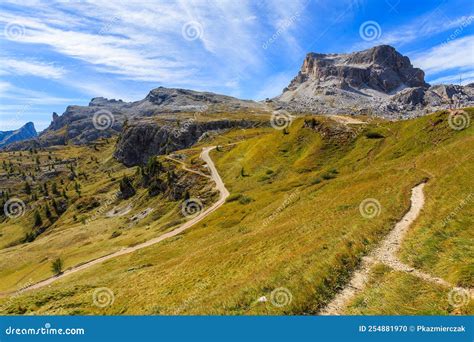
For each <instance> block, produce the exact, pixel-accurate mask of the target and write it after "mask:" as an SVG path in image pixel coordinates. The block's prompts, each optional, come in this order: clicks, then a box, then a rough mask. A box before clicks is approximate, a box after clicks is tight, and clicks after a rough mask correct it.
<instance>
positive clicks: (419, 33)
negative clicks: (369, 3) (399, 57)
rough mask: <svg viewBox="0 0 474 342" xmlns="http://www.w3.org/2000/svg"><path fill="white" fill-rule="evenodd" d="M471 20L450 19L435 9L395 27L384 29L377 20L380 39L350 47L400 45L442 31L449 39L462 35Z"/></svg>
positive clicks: (467, 16)
mask: <svg viewBox="0 0 474 342" xmlns="http://www.w3.org/2000/svg"><path fill="white" fill-rule="evenodd" d="M473 21H474V16H473V15H466V16H461V17H457V18H454V19H450V18H448V17H446V15H445V14H444V12H443V11H441V10H439V9H435V10H433V11H431V12H429V13H427V14H425V15H422V16H420V17H418V18H416V19H414V20H412V21H410V22H409V23H407V24H405V25H400V26H397V27H396V28H395V29H386V26H385V25H384V23H383V22H379V23H378V24H379V25H380V27H381V30H382V33H381V37H380V39H378V40H376V41H371V42H364V41H361V42H358V43H356V44H355V45H354V46H353V47H352V50H354V51H355V50H361V49H364V48H368V47H371V46H373V45H374V44H377V45H380V44H386V45H395V46H398V47H400V46H403V45H406V44H409V43H412V42H414V41H416V40H419V39H421V38H424V37H431V36H434V35H437V34H440V33H443V32H446V38H445V40H449V37H450V36H451V35H453V34H455V35H456V36H460V35H462V34H463V33H464V32H465V30H466V27H468V26H469V25H471V24H472V23H473Z"/></svg>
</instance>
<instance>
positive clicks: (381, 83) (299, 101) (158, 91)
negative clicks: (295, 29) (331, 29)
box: [0, 45, 474, 150]
mask: <svg viewBox="0 0 474 342" xmlns="http://www.w3.org/2000/svg"><path fill="white" fill-rule="evenodd" d="M424 75H425V74H424V72H423V70H421V69H419V68H415V67H414V66H413V65H412V64H411V62H410V59H409V58H408V57H407V56H403V55H402V54H400V53H399V52H398V51H397V50H396V49H395V48H394V47H392V46H389V45H379V46H375V47H372V48H370V49H366V50H363V51H357V52H352V53H343V54H336V53H333V54H321V53H315V52H310V53H308V54H307V55H306V57H305V59H304V61H303V64H302V67H301V69H300V71H299V72H298V74H297V75H296V76H295V77H294V78H293V80H292V81H291V82H290V84H289V85H288V86H287V87H286V88H284V89H283V92H282V94H281V95H279V96H277V97H275V98H273V99H267V100H265V101H261V102H256V101H252V100H241V99H238V98H235V97H231V96H227V95H221V94H216V93H212V92H200V91H194V90H188V89H180V88H165V87H158V88H155V89H152V90H151V91H150V92H149V93H148V94H147V95H146V96H145V97H144V98H143V99H142V100H138V101H134V102H124V101H122V100H120V99H119V100H116V99H107V98H104V97H95V98H93V99H91V101H90V102H89V105H88V106H75V105H70V106H68V107H67V108H66V110H65V112H64V113H63V114H62V115H58V114H57V113H53V120H52V122H51V124H50V125H49V126H48V128H46V129H45V130H44V131H43V132H41V134H40V135H39V136H38V137H37V138H35V139H34V140H30V141H26V142H24V141H23V142H13V143H10V144H8V146H7V145H6V144H5V145H4V146H3V148H6V149H8V150H19V149H25V148H31V147H46V146H51V145H65V144H68V143H72V144H86V143H89V142H91V141H94V140H97V139H99V138H109V137H111V136H113V135H117V134H120V133H121V132H123V128H124V123H126V122H127V123H130V122H131V123H132V124H131V125H142V126H143V124H146V122H147V119H148V118H154V119H157V120H161V119H165V120H167V121H170V120H171V121H175V123H179V121H180V120H181V121H182V120H187V119H188V117H189V115H192V116H195V115H196V114H203V113H204V114H225V115H227V114H234V113H239V112H245V113H246V114H249V113H259V114H270V113H271V112H273V111H278V110H286V111H288V112H291V113H295V114H323V115H331V114H350V115H359V114H365V115H374V116H380V117H382V118H385V119H390V120H399V119H407V118H412V117H416V116H421V115H425V114H427V113H429V112H433V111H436V110H441V109H446V108H453V107H468V106H473V105H474V87H473V86H472V84H471V85H467V86H459V85H433V86H431V85H430V84H428V83H427V82H425V79H424ZM219 119H222V118H219ZM150 124H152V125H156V123H150ZM165 124H166V123H164V125H165ZM0 147H1V146H0Z"/></svg>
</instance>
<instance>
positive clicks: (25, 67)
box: [0, 57, 65, 79]
mask: <svg viewBox="0 0 474 342" xmlns="http://www.w3.org/2000/svg"><path fill="white" fill-rule="evenodd" d="M1 74H3V75H6V74H13V75H32V76H37V77H43V78H52V79H59V78H61V77H63V76H64V74H65V71H64V69H63V68H60V67H56V66H54V65H53V64H51V63H43V62H40V61H36V60H18V59H14V58H12V57H1V58H0V75H1Z"/></svg>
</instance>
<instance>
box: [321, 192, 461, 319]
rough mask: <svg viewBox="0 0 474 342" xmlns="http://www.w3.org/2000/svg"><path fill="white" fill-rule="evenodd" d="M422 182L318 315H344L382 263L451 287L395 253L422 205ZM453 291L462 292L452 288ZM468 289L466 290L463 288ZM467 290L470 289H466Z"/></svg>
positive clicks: (450, 285) (423, 201)
mask: <svg viewBox="0 0 474 342" xmlns="http://www.w3.org/2000/svg"><path fill="white" fill-rule="evenodd" d="M424 186H425V183H421V184H418V185H417V186H415V187H414V188H413V189H412V190H411V199H410V202H411V205H410V209H409V210H408V212H407V213H406V214H405V215H404V216H403V217H402V219H401V220H400V221H398V222H397V224H396V225H395V227H394V228H393V229H392V230H391V231H390V233H389V234H388V235H387V236H386V237H385V238H384V239H383V240H382V242H381V243H380V245H379V246H378V247H377V248H376V249H375V250H373V251H372V252H371V253H370V254H369V255H367V256H365V257H364V258H362V262H361V264H360V266H359V268H358V269H357V270H356V271H355V272H354V274H353V275H352V278H351V280H350V281H349V283H348V284H347V285H346V286H345V287H344V288H343V289H342V290H341V291H340V292H339V293H338V294H337V295H336V296H335V297H334V299H333V300H332V301H331V302H330V303H329V304H328V305H327V306H326V307H325V308H323V309H322V310H321V311H320V312H319V314H320V315H340V314H342V313H343V311H344V309H345V308H346V306H347V304H348V303H349V301H350V300H351V299H352V298H353V297H354V296H355V295H357V294H358V293H360V292H361V291H362V290H363V289H364V287H365V285H366V283H367V281H368V279H369V276H370V270H371V268H372V266H374V265H375V264H376V263H383V264H385V265H387V266H389V267H391V268H393V269H394V270H396V271H401V272H406V273H410V274H411V275H414V276H416V277H418V278H421V279H423V280H425V281H428V282H431V283H435V284H438V285H442V286H445V287H454V286H453V285H452V284H450V283H449V282H447V281H446V280H444V279H441V278H438V277H435V276H432V275H430V274H427V273H424V272H422V271H419V270H416V269H414V268H413V267H411V266H408V265H406V264H404V263H403V262H401V261H400V260H399V259H398V258H397V255H396V254H397V252H398V250H399V249H400V246H401V243H402V241H403V238H404V236H405V234H406V232H407V231H408V228H409V227H410V225H411V224H412V223H413V221H415V219H416V218H417V217H418V215H419V214H420V212H421V209H422V208H423V205H424V204H425V196H424V193H423V188H424ZM455 288H456V289H461V288H459V287H455ZM465 290H468V289H465ZM468 291H470V290H468Z"/></svg>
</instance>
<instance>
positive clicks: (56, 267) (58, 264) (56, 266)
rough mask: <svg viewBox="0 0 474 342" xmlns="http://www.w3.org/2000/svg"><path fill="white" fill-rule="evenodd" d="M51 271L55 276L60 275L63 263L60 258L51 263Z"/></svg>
mask: <svg viewBox="0 0 474 342" xmlns="http://www.w3.org/2000/svg"><path fill="white" fill-rule="evenodd" d="M51 271H53V273H54V274H55V275H58V274H61V273H62V271H63V261H62V259H61V258H56V259H55V260H54V261H53V262H52V263H51Z"/></svg>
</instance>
